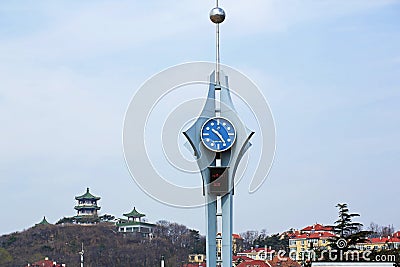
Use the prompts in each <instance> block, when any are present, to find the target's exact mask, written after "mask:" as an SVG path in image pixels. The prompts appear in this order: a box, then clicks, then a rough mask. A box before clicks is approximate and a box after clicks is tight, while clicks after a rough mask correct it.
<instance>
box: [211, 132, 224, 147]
mask: <svg viewBox="0 0 400 267" xmlns="http://www.w3.org/2000/svg"><path fill="white" fill-rule="evenodd" d="M211 131H212V132H213V133H215V134H216V135H217V136H218V138H219V139H221V141H222V142H223V143H224V144H225V140H224V138H223V137H222V135H221V134H220V133H219V132H218V131H217V130H215V129H211Z"/></svg>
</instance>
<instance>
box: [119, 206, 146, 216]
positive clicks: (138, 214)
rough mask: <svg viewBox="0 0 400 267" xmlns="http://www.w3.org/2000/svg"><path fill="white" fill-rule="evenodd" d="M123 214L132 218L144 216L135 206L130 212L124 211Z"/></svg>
mask: <svg viewBox="0 0 400 267" xmlns="http://www.w3.org/2000/svg"><path fill="white" fill-rule="evenodd" d="M123 215H124V216H125V217H128V218H130V217H133V218H141V217H144V216H146V215H145V214H143V213H140V212H138V211H137V210H136V207H133V210H132V211H131V212H129V213H124V214H123Z"/></svg>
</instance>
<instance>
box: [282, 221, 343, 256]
mask: <svg viewBox="0 0 400 267" xmlns="http://www.w3.org/2000/svg"><path fill="white" fill-rule="evenodd" d="M335 236H336V235H335V234H334V233H333V227H332V226H324V225H322V224H318V223H317V224H314V225H310V226H307V227H304V228H303V229H301V230H300V231H294V232H293V234H292V235H290V236H289V257H290V258H292V259H295V260H297V261H301V260H303V259H304V257H305V256H306V254H307V252H309V251H311V250H312V249H314V248H324V247H328V246H329V240H330V239H331V238H333V237H335Z"/></svg>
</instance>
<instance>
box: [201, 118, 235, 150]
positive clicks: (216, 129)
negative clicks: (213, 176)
mask: <svg viewBox="0 0 400 267" xmlns="http://www.w3.org/2000/svg"><path fill="white" fill-rule="evenodd" d="M201 140H202V142H203V144H204V145H205V146H206V147H207V148H208V149H210V150H212V151H215V152H222V151H225V150H227V149H229V148H231V147H232V145H233V143H234V142H235V140H236V131H235V127H234V126H233V124H232V123H231V122H230V121H228V120H227V119H225V118H221V117H216V118H211V119H209V120H208V121H206V122H205V123H204V125H203V127H202V129H201Z"/></svg>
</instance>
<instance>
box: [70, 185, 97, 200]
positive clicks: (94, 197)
mask: <svg viewBox="0 0 400 267" xmlns="http://www.w3.org/2000/svg"><path fill="white" fill-rule="evenodd" d="M75 199H76V200H84V199H89V200H99V199H100V197H96V196H94V195H92V194H91V193H90V192H89V187H88V188H87V189H86V193H85V194H83V195H81V196H77V197H75Z"/></svg>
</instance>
